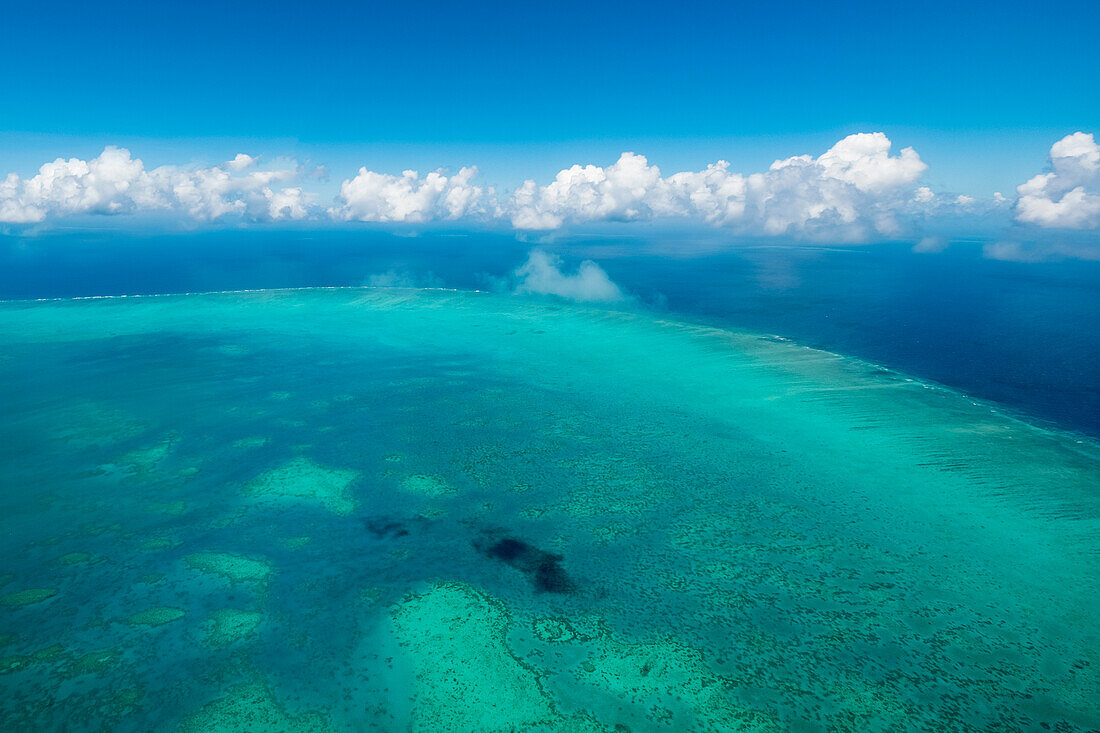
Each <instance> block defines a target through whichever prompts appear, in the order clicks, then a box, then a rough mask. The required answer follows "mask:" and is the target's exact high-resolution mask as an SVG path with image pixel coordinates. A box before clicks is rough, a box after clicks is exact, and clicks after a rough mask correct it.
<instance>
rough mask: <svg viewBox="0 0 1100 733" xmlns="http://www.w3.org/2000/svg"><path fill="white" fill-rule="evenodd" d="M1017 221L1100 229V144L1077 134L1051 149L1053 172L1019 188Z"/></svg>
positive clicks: (1051, 168)
mask: <svg viewBox="0 0 1100 733" xmlns="http://www.w3.org/2000/svg"><path fill="white" fill-rule="evenodd" d="M1016 192H1017V193H1018V194H1019V195H1020V198H1019V201H1017V203H1016V219H1017V221H1020V222H1024V223H1028V224H1037V225H1038V226H1040V227H1047V228H1061V229H1095V228H1097V227H1100V145H1097V143H1096V140H1095V139H1094V138H1093V136H1092V135H1091V134H1085V133H1083V132H1075V133H1073V134H1072V135H1067V136H1065V137H1064V138H1062V139H1061V140H1059V141H1058V142H1056V143H1054V145H1053V146H1051V148H1050V171H1049V172H1048V173H1042V174H1040V175H1037V176H1035V177H1034V178H1032V179H1031V180H1029V181H1028V182H1027V183H1024V184H1022V185H1020V186H1018V187H1017V188H1016Z"/></svg>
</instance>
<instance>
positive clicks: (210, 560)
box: [184, 552, 274, 585]
mask: <svg viewBox="0 0 1100 733" xmlns="http://www.w3.org/2000/svg"><path fill="white" fill-rule="evenodd" d="M184 562H186V563H187V567H189V568H191V569H192V570H198V571H199V572H200V573H206V574H208V575H217V576H220V577H222V578H225V579H226V580H228V581H229V582H231V583H255V584H257V585H263V584H264V583H267V581H268V579H269V578H270V577H271V574H272V573H273V572H274V568H272V566H271V563H269V562H268V561H267V560H263V559H258V558H255V557H248V556H245V555H235V554H233V553H231V552H196V553H194V554H191V555H188V556H187V557H185V558H184Z"/></svg>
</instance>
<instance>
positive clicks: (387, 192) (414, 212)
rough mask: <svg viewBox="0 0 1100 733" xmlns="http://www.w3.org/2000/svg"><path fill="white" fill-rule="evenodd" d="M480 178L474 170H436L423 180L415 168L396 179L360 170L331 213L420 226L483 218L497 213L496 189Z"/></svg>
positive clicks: (346, 183)
mask: <svg viewBox="0 0 1100 733" xmlns="http://www.w3.org/2000/svg"><path fill="white" fill-rule="evenodd" d="M476 175H477V168H476V167H469V168H462V169H461V170H460V171H459V172H458V173H456V174H455V175H453V176H450V177H448V176H446V175H444V174H443V173H442V172H441V171H434V172H432V173H429V174H428V175H426V176H424V177H423V178H421V177H420V174H419V173H417V172H416V171H411V170H410V171H405V172H404V173H402V174H401V175H400V176H394V175H389V174H386V173H376V172H374V171H370V170H367V169H366V168H360V169H359V174H358V175H356V176H355V178H352V179H349V180H345V181H344V182H343V183H342V184H341V186H340V196H339V197H338V199H337V205H336V206H335V207H333V208H331V209H329V213H330V215H331V216H332V217H333V218H335V219H343V220H346V221H375V222H411V223H416V224H420V223H425V222H429V221H437V220H445V221H454V220H456V219H462V218H465V217H471V216H477V215H484V214H487V213H488V212H489V211H490V210H492V209H493V207H492V206H491V205H490V204H489V198H490V197H491V195H492V191H491V190H490V191H486V190H485V189H483V188H480V187H478V186H474V185H473V184H471V183H470V181H471V180H472V179H473V177H474V176H476Z"/></svg>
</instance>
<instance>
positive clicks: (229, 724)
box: [176, 680, 332, 733]
mask: <svg viewBox="0 0 1100 733" xmlns="http://www.w3.org/2000/svg"><path fill="white" fill-rule="evenodd" d="M176 730H177V733H209V732H210V731H225V732H226V733H233V732H236V731H239V732H240V733H253V732H255V731H273V732H275V731H277V732H278V733H325V731H330V730H332V725H331V723H330V721H329V720H327V719H326V718H325V716H324V715H323V714H321V713H317V712H302V713H299V714H297V715H293V714H291V713H289V712H287V710H286V708H285V707H284V705H283V704H282V703H281V702H280V701H279V700H278V699H277V698H276V697H275V695H274V694H273V693H272V691H271V688H270V686H269V685H268V684H267V683H266V682H264V681H262V680H257V681H253V682H244V683H241V684H238V685H235V686H233V687H231V688H229V690H228V691H226V693H225V694H224V695H223V696H221V697H219V698H218V699H216V700H213V701H212V702H209V703H207V704H206V705H204V706H203V707H202V708H201V709H200V710H198V711H197V712H195V713H192V714H191V715H188V716H187V717H186V718H184V719H183V720H182V721H180V724H179V727H178V728H177V729H176Z"/></svg>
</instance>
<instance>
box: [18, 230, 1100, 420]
mask: <svg viewBox="0 0 1100 733" xmlns="http://www.w3.org/2000/svg"><path fill="white" fill-rule="evenodd" d="M689 236H690V235H681V234H677V233H674V232H669V233H662V234H651V235H649V236H643V237H632V238H629V239H624V238H622V237H612V236H605V235H592V236H588V237H577V236H575V237H569V238H564V239H561V240H559V241H557V242H550V243H546V244H544V245H539V244H537V243H536V244H533V243H531V242H522V241H517V239H516V238H515V237H514V236H512V235H502V234H497V233H491V232H467V233H457V234H456V233H453V232H449V233H435V232H424V233H419V234H418V235H417V236H398V235H394V234H388V233H381V232H371V231H367V232H364V231H360V232H350V231H347V230H328V231H285V230H284V231H256V230H249V231H228V232H227V231H219V232H193V233H185V234H179V233H177V234H146V235H136V234H122V233H118V232H88V231H80V232H71V233H57V232H53V233H49V234H43V235H40V236H36V237H26V236H4V237H0V298H3V299H26V298H55V297H74V296H87V295H119V294H134V293H167V292H196V291H215V290H242V289H256V288H275V287H304V286H323V285H363V284H367V283H368V282H370V281H371V278H372V276H380V275H381V276H384V277H382V278H380V279H378V278H376V279H375V282H386V283H397V284H411V285H432V286H446V287H454V288H489V289H493V288H498V289H499V288H507V287H508V275H509V273H511V271H512V270H514V269H515V268H516V267H517V266H518V265H520V264H521V263H522V262H523V260H524V258H525V256H526V254H527V252H528V250H530V249H531V248H532V247H534V246H546V247H548V248H552V249H554V250H556V251H559V252H561V253H562V254H563V255H564V256H565V259H566V260H567V262H570V263H571V264H575V263H576V262H577V261H579V260H580V259H583V258H591V259H594V260H596V261H598V262H599V263H600V265H601V266H602V267H603V268H604V269H605V270H606V271H607V272H608V274H609V275H610V276H611V278H612V279H613V280H614V281H615V282H616V283H618V284H619V285H620V286H621V287H622V288H623V289H624V290H626V291H629V292H631V293H633V294H634V295H636V296H637V298H638V300H639V302H640V303H641V304H642V305H643V306H645V307H650V308H658V309H667V310H668V311H670V312H671V314H672V315H674V316H675V317H677V318H681V319H685V320H693V321H703V322H707V323H712V324H714V325H720V326H725V327H730V328H734V329H746V330H750V331H757V332H763V333H769V334H775V335H779V336H784V337H787V338H790V339H793V340H795V341H797V342H799V343H802V344H805V345H807V346H813V347H816V348H820V349H825V350H829V351H835V352H838V353H842V354H846V355H850V356H856V357H859V358H862V359H866V360H868V361H871V362H874V363H877V364H881V365H884V366H887V367H890V368H893V369H897V370H900V371H902V372H905V373H909V374H911V375H913V376H917V377H920V378H922V379H925V380H932V381H936V382H940V383H943V384H946V385H948V386H951V387H953V388H956V389H959V390H961V391H963V392H965V393H967V394H969V395H971V396H973V397H976V398H979V399H983V400H990V401H994V402H997V403H1000V404H1001V405H1003V406H1005V407H1008V408H1009V409H1010V410H1012V411H1017V412H1019V413H1022V414H1024V415H1026V416H1028V417H1030V418H1031V419H1034V420H1037V421H1040V422H1048V423H1052V424H1055V425H1057V426H1059V427H1062V428H1065V429H1070V430H1075V431H1080V432H1083V433H1086V434H1090V435H1093V436H1097V435H1100V390H1098V388H1097V385H1096V380H1095V376H1096V365H1097V364H1098V363H1100V332H1098V331H1097V330H1096V329H1095V328H1093V327H1092V326H1091V325H1090V324H1095V323H1096V322H1097V317H1098V315H1100V262H1088V261H1079V260H1068V261H1062V262H1042V263H1016V262H1003V261H997V260H990V259H987V258H984V257H983V256H982V253H981V246H980V245H978V244H966V243H963V244H955V245H953V246H952V247H950V248H949V249H948V250H947V251H946V252H941V253H935V254H916V253H913V252H912V251H911V250H910V245H908V244H900V243H884V244H871V245H863V246H858V247H825V246H808V245H800V246H757V245H755V244H754V243H752V242H741V243H737V244H728V245H722V246H718V247H714V246H711V247H709V248H705V250H706V252H707V254H703V255H699V254H693V255H691V256H670V253H671V254H673V255H675V253H676V252H678V251H682V250H683V249H686V248H685V247H683V243H684V241H685V240H686V239H687V238H688V237H689ZM692 249H695V250H696V251H698V250H699V249H700V248H694V247H693V248H692Z"/></svg>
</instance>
